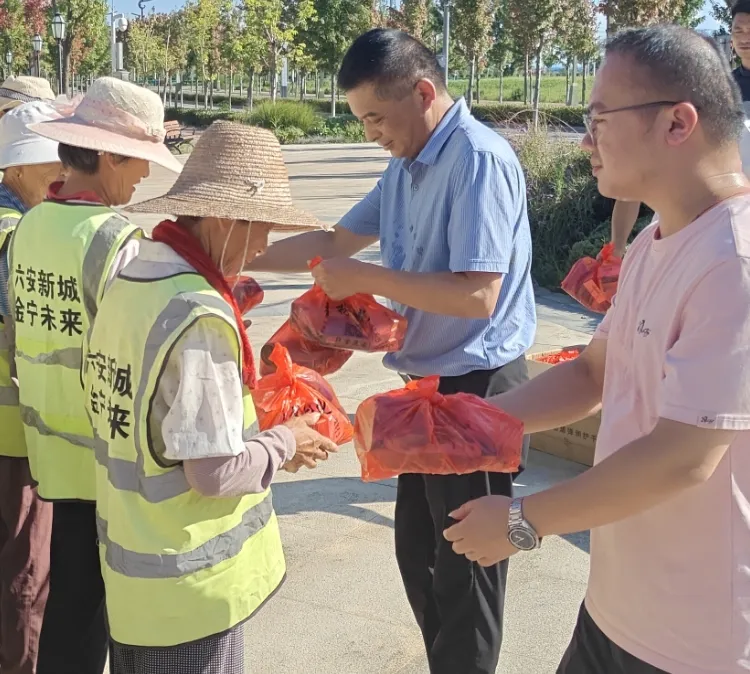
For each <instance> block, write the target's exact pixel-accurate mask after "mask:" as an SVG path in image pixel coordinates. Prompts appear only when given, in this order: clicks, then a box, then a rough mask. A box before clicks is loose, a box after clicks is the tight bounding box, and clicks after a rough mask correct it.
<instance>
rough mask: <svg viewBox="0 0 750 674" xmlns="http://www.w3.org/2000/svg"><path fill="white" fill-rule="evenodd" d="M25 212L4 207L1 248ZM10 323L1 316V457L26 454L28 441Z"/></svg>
mask: <svg viewBox="0 0 750 674" xmlns="http://www.w3.org/2000/svg"><path fill="white" fill-rule="evenodd" d="M20 219H21V214H20V213H19V212H18V211H15V210H13V209H12V208H0V251H2V250H3V249H4V248H5V247H6V246H7V245H8V244H9V243H10V242H9V237H10V236H11V235H12V234H13V230H15V228H16V225H18V221H19V220H20ZM10 361H11V358H10V326H9V325H5V322H4V320H3V317H2V316H0V456H13V457H24V456H26V441H25V440H24V437H23V424H21V413H20V411H19V409H18V387H17V386H16V385H15V383H14V382H13V380H12V379H11V368H10Z"/></svg>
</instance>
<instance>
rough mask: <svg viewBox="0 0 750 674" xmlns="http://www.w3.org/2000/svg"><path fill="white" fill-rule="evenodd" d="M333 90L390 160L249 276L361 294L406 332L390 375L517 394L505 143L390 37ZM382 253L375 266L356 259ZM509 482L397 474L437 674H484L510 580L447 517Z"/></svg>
mask: <svg viewBox="0 0 750 674" xmlns="http://www.w3.org/2000/svg"><path fill="white" fill-rule="evenodd" d="M339 84H340V86H341V88H342V89H344V90H345V91H346V92H347V99H348V101H349V104H350V106H351V109H352V112H353V113H354V114H355V115H356V116H357V117H358V118H359V119H361V120H362V121H363V122H364V125H365V131H366V133H367V137H368V139H369V140H371V141H375V142H377V143H378V144H379V145H381V146H382V147H383V148H384V149H386V150H387V151H389V152H390V153H391V155H392V156H393V157H394V158H393V160H392V161H391V162H390V164H389V166H388V168H387V169H386V171H385V173H384V174H383V176H382V178H381V179H380V181H379V183H378V184H377V186H376V187H375V188H374V189H373V190H372V191H371V192H370V194H368V195H367V196H366V197H365V198H364V199H363V200H362V201H361V202H360V203H359V204H357V205H356V206H355V207H354V208H353V209H352V210H351V211H350V212H349V213H347V214H346V215H345V216H344V218H343V219H342V220H341V222H340V223H339V224H338V226H337V227H336V228H335V229H334V230H333V231H332V232H312V233H306V234H303V235H300V236H297V237H292V238H290V239H286V240H284V241H281V242H279V243H276V244H274V245H273V246H271V248H270V249H269V251H268V252H267V254H266V255H264V256H262V257H261V258H258V259H257V261H256V262H255V263H254V264H253V269H256V270H274V271H302V270H304V269H305V268H306V261H307V260H309V259H311V258H312V257H314V256H316V255H320V256H322V257H323V258H325V260H324V262H323V263H321V264H320V265H319V266H317V267H316V268H315V269H314V270H313V274H314V276H315V278H316V281H317V282H318V283H319V284H320V285H321V286H322V288H323V289H324V290H325V291H326V292H327V293H328V294H329V295H330V296H331V297H333V298H335V299H338V298H343V297H347V296H349V295H352V294H354V293H358V292H363V293H372V294H375V295H381V296H384V297H386V298H388V299H389V300H390V302H391V303H392V306H393V307H394V308H395V309H396V310H398V311H400V312H401V313H403V314H404V315H405V316H406V317H407V318H408V321H409V327H408V332H407V336H406V341H405V343H404V347H403V349H402V350H401V351H399V352H398V353H392V354H388V355H387V356H386V357H385V360H384V363H385V365H386V367H389V368H391V369H393V370H396V371H398V372H399V373H401V374H402V375H404V376H405V377H420V376H426V375H433V374H438V375H440V377H441V385H440V390H441V392H443V393H447V394H450V393H456V392H458V391H464V392H468V393H474V394H477V395H480V396H482V397H485V396H488V395H493V394H495V393H499V392H502V391H505V390H507V389H509V388H511V387H513V386H515V385H517V384H519V383H521V382H523V381H525V380H526V379H527V372H526V362H525V359H524V354H525V352H526V350H527V349H528V348H529V347H530V346H531V344H532V343H533V340H534V334H535V331H536V312H535V305H534V294H533V289H532V284H531V277H530V269H531V237H530V232H529V222H528V217H527V213H526V186H525V182H524V176H523V171H522V170H521V167H520V165H519V162H518V159H517V157H516V156H515V154H514V152H513V150H512V149H511V147H510V146H509V145H508V143H507V142H506V141H505V140H504V139H503V138H502V137H501V136H499V135H498V134H497V133H495V132H494V131H492V130H491V129H489V128H487V127H486V126H484V125H483V124H481V123H480V122H478V121H477V120H476V119H474V118H473V117H472V116H471V114H470V113H469V111H468V109H467V107H466V104H465V102H464V101H463V100H459V101H458V102H454V101H453V100H452V99H451V97H450V95H449V94H448V91H447V88H446V83H445V80H444V77H443V74H442V71H441V69H440V67H439V64H438V62H437V59H436V58H435V55H434V54H433V53H432V52H430V51H429V50H428V49H427V48H426V47H425V46H424V45H422V44H421V43H419V42H418V41H416V40H415V39H413V38H411V37H410V36H408V35H406V34H405V33H401V32H399V31H395V30H386V29H376V30H372V31H370V32H368V33H366V34H365V35H363V36H361V37H360V38H358V39H357V40H356V41H355V42H354V44H353V45H352V46H351V48H350V49H349V51H348V53H347V55H346V56H345V58H344V61H343V64H342V67H341V71H340V73H339ZM378 240H379V241H380V246H381V254H382V262H383V266H382V267H380V266H377V265H372V264H366V263H364V262H360V261H357V260H354V259H351V256H352V255H354V254H355V253H357V252H359V251H360V250H362V249H363V248H365V247H366V246H368V245H370V244H372V243H374V242H375V241H378ZM488 488H489V489H491V491H492V492H493V493H495V494H504V495H510V494H511V491H512V478H511V476H510V475H504V474H499V473H493V474H489V475H486V474H485V473H474V474H472V475H462V476H459V475H451V476H436V475H402V476H401V477H400V478H399V481H398V495H397V501H396V525H395V526H396V556H397V559H398V563H399V568H400V570H401V574H402V577H403V581H404V585H405V588H406V592H407V596H408V598H409V601H410V603H411V606H412V609H413V610H414V613H415V615H416V618H417V622H418V623H419V626H420V628H421V629H422V634H423V636H424V640H425V645H426V648H427V653H428V659H429V663H430V671H431V672H432V674H458V673H460V674H490V673H492V674H494V672H495V669H496V667H497V662H498V657H499V651H500V642H501V638H502V609H503V603H504V594H505V578H506V574H507V565H506V563H502V564H500V565H498V566H495V567H492V568H489V569H484V568H482V567H480V566H478V565H475V564H472V563H471V562H469V561H468V560H466V559H465V558H464V559H461V558H459V557H458V556H457V555H455V554H454V553H453V551H452V549H451V547H450V545H449V544H447V542H446V541H445V540H444V539H443V537H442V534H441V532H442V529H443V528H445V525H446V524H451V523H452V521H451V520H450V518H449V513H450V512H452V511H453V510H455V509H457V508H458V507H459V506H461V505H463V503H465V502H466V501H467V500H470V499H471V498H472V497H477V496H482V495H485V494H486V493H487V489H488Z"/></svg>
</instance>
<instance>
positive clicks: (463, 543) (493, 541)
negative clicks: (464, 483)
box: [443, 496, 518, 566]
mask: <svg viewBox="0 0 750 674" xmlns="http://www.w3.org/2000/svg"><path fill="white" fill-rule="evenodd" d="M510 504H511V499H509V498H508V497H507V496H484V497H482V498H480V499H477V500H476V501H469V502H468V503H465V504H464V505H462V506H461V507H460V508H459V509H458V510H455V511H454V512H452V513H451V514H450V517H452V518H453V519H454V520H458V524H454V525H453V526H452V527H449V528H448V529H446V530H445V531H444V532H443V535H444V536H445V538H446V540H449V541H451V542H452V543H453V551H454V552H455V553H456V554H459V555H464V556H465V557H466V558H467V559H469V560H471V561H472V562H478V563H479V564H480V565H481V566H493V565H494V564H497V563H498V562H501V561H502V560H504V559H508V557H510V556H512V555H514V554H515V553H516V552H518V549H517V548H516V547H515V546H514V545H513V544H512V543H511V542H510V541H509V540H508V511H509V510H510Z"/></svg>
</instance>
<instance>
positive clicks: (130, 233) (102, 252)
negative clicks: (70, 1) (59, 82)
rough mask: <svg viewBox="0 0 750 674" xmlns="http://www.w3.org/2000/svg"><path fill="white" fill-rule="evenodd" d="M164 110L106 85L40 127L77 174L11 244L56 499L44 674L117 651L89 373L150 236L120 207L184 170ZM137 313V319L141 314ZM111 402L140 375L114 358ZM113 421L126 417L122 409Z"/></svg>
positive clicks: (45, 481) (20, 327) (22, 358)
mask: <svg viewBox="0 0 750 674" xmlns="http://www.w3.org/2000/svg"><path fill="white" fill-rule="evenodd" d="M163 119H164V108H163V107H162V104H161V101H160V99H159V97H158V96H157V95H156V94H155V93H153V92H151V91H148V90H146V89H143V88H141V87H137V86H135V85H133V84H130V83H128V82H123V81H121V80H117V79H113V78H102V79H99V80H96V81H95V82H94V83H93V84H92V86H91V88H90V89H89V91H88V92H87V94H86V95H85V97H84V98H83V99H82V100H81V102H80V103H79V104H78V106H77V107H76V109H75V111H74V113H73V114H72V116H69V117H65V118H62V119H58V120H52V121H45V122H41V123H37V124H32V125H31V126H29V128H30V129H31V131H33V132H34V133H36V134H37V135H39V136H41V137H43V138H48V139H50V140H52V141H55V142H58V143H59V148H58V154H59V156H60V159H61V160H62V163H63V165H64V167H65V169H66V171H67V175H66V178H65V181H64V182H59V183H54V184H53V185H52V186H51V187H50V190H49V193H48V195H47V198H46V200H45V201H43V202H42V203H41V204H39V205H38V206H36V207H34V208H32V209H31V210H30V211H29V212H28V213H26V214H25V216H24V218H23V220H22V221H21V222H20V224H19V225H18V227H17V228H16V231H15V233H14V235H13V240H12V242H11V248H10V274H11V279H10V298H9V299H10V301H11V307H12V319H13V321H12V323H13V327H14V331H15V345H14V349H15V350H14V352H13V353H14V355H15V367H16V370H17V372H18V382H19V399H20V407H21V419H22V422H23V427H24V437H25V440H26V446H27V448H28V454H29V463H30V467H31V472H32V475H33V477H34V478H35V480H36V481H37V483H38V487H37V490H38V493H39V495H40V497H41V498H43V499H45V500H48V501H52V502H53V524H52V537H51V545H50V589H49V597H48V601H47V608H46V611H45V616H44V625H43V627H42V634H41V642H40V652H39V666H38V671H39V672H40V674H47V673H48V672H49V673H54V674H61V673H63V672H70V673H72V672H75V673H76V674H88V673H91V674H101V672H102V670H103V669H104V664H105V661H106V654H107V644H108V638H107V630H106V621H105V616H104V584H103V581H102V578H101V571H100V566H99V550H98V546H97V532H96V508H95V504H94V501H95V497H96V486H95V463H96V458H95V450H96V449H97V444H96V442H95V439H94V435H93V431H92V428H91V422H90V421H89V418H88V415H87V413H86V408H85V404H84V394H83V389H82V388H81V380H80V372H81V366H82V353H83V351H82V350H83V341H84V338H85V336H86V335H87V333H88V331H89V328H90V327H91V324H92V322H93V319H94V317H95V315H96V312H97V308H98V305H99V301H100V300H101V297H102V294H103V292H104V288H105V285H106V282H107V280H108V279H110V278H111V277H112V276H113V275H114V274H115V273H116V272H117V270H118V269H119V268H121V267H122V266H123V265H124V264H125V263H126V262H127V261H128V260H129V259H131V258H132V257H133V256H134V255H135V253H136V252H137V239H138V238H139V230H137V228H136V227H134V226H133V225H132V224H131V223H129V222H128V221H127V220H126V219H125V218H124V217H123V216H121V215H119V214H118V213H117V212H116V211H114V210H113V207H114V206H118V205H123V204H126V203H127V202H128V201H130V199H131V197H132V195H133V192H134V189H135V185H136V184H137V183H138V182H139V181H140V180H142V179H143V178H145V177H146V176H148V174H149V163H151V162H153V163H157V164H160V165H162V166H163V167H165V168H167V169H170V170H172V171H175V172H177V171H179V170H180V169H181V168H182V167H181V165H180V164H179V163H178V162H177V161H176V160H175V159H174V157H173V156H172V155H171V154H170V152H169V150H168V149H167V148H166V147H165V145H164V143H163V139H164V124H163ZM135 316H137V313H134V314H133V316H132V317H131V318H133V317H135ZM100 377H101V378H100V380H99V384H100V386H99V389H98V391H101V393H102V395H105V393H106V392H107V391H110V390H111V389H112V388H113V387H117V388H119V389H120V390H123V391H124V390H126V388H125V387H126V385H129V381H130V380H129V373H127V372H121V371H119V370H117V369H116V368H114V364H113V363H104V364H103V365H102V369H101V370H100ZM109 414H110V416H111V418H112V423H113V425H114V424H115V423H117V422H118V419H119V417H118V413H117V411H116V410H114V409H111V410H110V411H109Z"/></svg>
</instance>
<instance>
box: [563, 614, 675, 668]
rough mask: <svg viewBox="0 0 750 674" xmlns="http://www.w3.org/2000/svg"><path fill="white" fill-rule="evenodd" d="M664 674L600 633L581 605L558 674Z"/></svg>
mask: <svg viewBox="0 0 750 674" xmlns="http://www.w3.org/2000/svg"><path fill="white" fill-rule="evenodd" d="M605 673H606V674H667V673H666V672H665V671H664V670H663V669H658V668H657V667H654V666H653V665H649V664H647V663H645V662H643V661H642V660H639V659H638V658H636V657H635V656H634V655H630V653H628V652H626V651H624V650H623V649H622V648H620V647H619V646H617V645H616V644H615V643H613V642H612V641H611V640H610V639H609V638H608V637H607V635H606V634H604V632H602V631H601V630H600V629H599V627H598V626H597V624H596V623H595V622H594V620H593V618H592V617H591V616H590V615H589V612H588V611H587V610H586V607H585V606H584V605H581V610H580V612H579V614H578V622H577V623H576V628H575V631H574V632H573V638H572V640H571V642H570V645H569V646H568V650H567V651H566V652H565V655H564V656H563V659H562V662H561V663H560V666H559V667H558V669H557V674H605Z"/></svg>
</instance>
